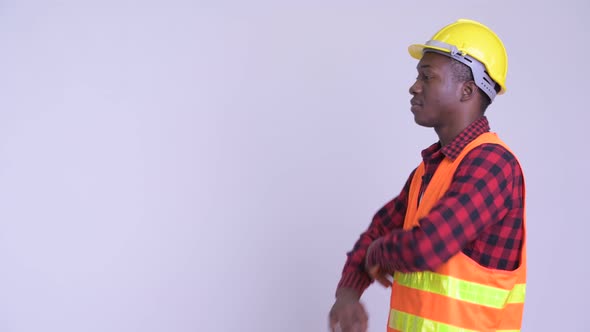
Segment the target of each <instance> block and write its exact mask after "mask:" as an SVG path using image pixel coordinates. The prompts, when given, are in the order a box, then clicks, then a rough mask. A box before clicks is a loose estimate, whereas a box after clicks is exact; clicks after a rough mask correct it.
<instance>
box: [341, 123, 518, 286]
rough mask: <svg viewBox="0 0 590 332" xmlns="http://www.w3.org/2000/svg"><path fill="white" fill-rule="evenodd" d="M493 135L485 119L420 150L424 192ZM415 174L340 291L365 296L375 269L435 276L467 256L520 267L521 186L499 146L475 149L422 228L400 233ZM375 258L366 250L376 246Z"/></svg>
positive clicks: (378, 218)
mask: <svg viewBox="0 0 590 332" xmlns="http://www.w3.org/2000/svg"><path fill="white" fill-rule="evenodd" d="M488 131H490V127H489V124H488V120H487V119H486V118H485V117H482V118H480V119H478V120H477V121H475V122H473V123H472V124H471V125H469V126H468V127H467V128H465V129H464V130H463V131H462V132H461V133H460V134H459V135H458V136H457V137H455V139H453V141H452V142H451V143H450V144H448V145H446V146H444V147H442V148H441V146H440V143H435V144H433V145H432V146H430V147H429V148H427V149H425V150H424V151H422V158H423V160H424V164H425V166H426V167H425V174H424V177H423V184H422V186H423V188H422V189H421V190H424V189H425V187H426V186H428V181H429V180H430V179H431V178H432V175H433V174H434V171H435V170H436V168H437V167H438V165H439V164H440V162H441V161H442V160H443V159H444V158H450V159H455V158H457V156H458V155H459V153H460V152H461V151H462V150H463V148H464V147H465V146H466V145H467V144H468V143H469V142H471V141H473V140H474V139H475V138H477V137H478V136H479V135H481V134H483V133H485V132H488ZM415 171H416V170H414V171H413V172H412V174H411V175H410V177H409V179H408V181H407V182H406V184H405V186H404V188H403V190H402V191H401V193H400V194H399V196H397V197H396V198H394V199H393V200H391V201H390V202H389V203H387V204H386V205H385V206H384V207H382V208H381V209H380V210H379V211H378V212H377V213H376V214H375V216H374V217H373V220H372V222H371V224H370V226H369V228H368V229H367V230H366V231H365V232H364V233H363V234H361V236H360V238H359V240H358V241H357V242H356V244H355V245H354V248H353V249H352V251H350V252H349V253H348V254H347V256H348V259H347V261H346V264H345V265H344V269H343V272H342V278H341V279H340V282H339V283H338V288H343V287H346V288H352V289H355V290H357V291H359V292H360V293H362V292H363V291H364V290H365V289H366V288H367V287H368V286H369V285H370V284H371V282H372V281H371V278H370V277H369V275H368V274H367V273H366V272H365V268H364V265H365V258H366V259H367V260H368V263H369V265H370V266H374V265H379V266H382V267H384V268H385V269H386V270H388V271H391V270H396V271H400V272H413V271H423V270H435V269H436V268H437V267H438V266H440V265H441V264H443V263H444V262H446V261H447V260H448V259H449V258H451V257H452V256H453V255H455V254H457V253H459V252H460V251H462V252H463V253H465V254H466V255H467V256H469V257H471V258H472V259H473V260H475V261H476V262H478V263H479V264H480V265H482V266H485V267H488V268H493V269H500V270H514V269H516V268H517V267H518V265H519V258H520V249H521V244H522V240H523V236H524V233H523V227H522V226H523V225H522V221H523V216H524V180H523V174H522V170H521V168H520V165H519V164H518V161H517V160H516V158H515V157H514V155H513V154H512V153H510V152H509V151H507V150H506V149H505V148H503V147H501V146H499V145H496V144H484V145H481V146H478V147H476V148H475V149H473V150H472V151H470V152H469V153H468V154H467V156H466V157H465V158H464V159H463V160H462V162H461V164H460V165H459V168H458V169H457V171H456V172H455V174H454V177H453V180H452V182H451V185H450V187H449V190H448V191H447V192H446V193H445V195H444V196H443V197H442V198H441V199H440V201H439V202H438V203H437V204H436V205H435V206H434V207H433V208H432V210H431V211H430V213H429V214H428V215H427V216H425V217H424V218H422V219H420V226H421V227H416V228H413V229H411V230H408V231H404V230H402V226H403V223H404V216H405V213H406V207H407V203H408V192H409V187H410V182H411V179H412V176H413V175H414V172H415ZM374 241H376V243H375V244H374V245H373V246H372V247H371V252H370V253H368V255H367V249H368V247H369V245H371V243H373V242H374Z"/></svg>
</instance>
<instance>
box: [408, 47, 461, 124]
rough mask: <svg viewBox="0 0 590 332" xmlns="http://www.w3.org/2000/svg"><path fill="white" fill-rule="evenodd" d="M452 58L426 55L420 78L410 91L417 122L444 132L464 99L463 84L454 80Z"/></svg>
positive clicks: (422, 61) (420, 68) (412, 109)
mask: <svg viewBox="0 0 590 332" xmlns="http://www.w3.org/2000/svg"><path fill="white" fill-rule="evenodd" d="M451 61H454V60H452V59H451V58H449V57H446V56H444V55H441V54H437V53H432V52H426V53H424V56H423V57H422V59H420V62H418V66H416V69H417V70H418V77H417V78H416V82H415V83H414V84H413V85H412V86H411V87H410V94H411V95H412V96H413V97H412V99H411V100H410V103H411V105H412V106H411V111H412V113H413V114H414V121H416V123H417V124H419V125H421V126H424V127H434V128H440V127H443V126H445V125H447V124H449V122H450V121H452V117H450V116H449V115H451V113H452V112H453V111H456V108H457V106H458V104H459V100H460V98H461V83H459V82H456V80H455V79H454V75H453V71H452V65H451Z"/></svg>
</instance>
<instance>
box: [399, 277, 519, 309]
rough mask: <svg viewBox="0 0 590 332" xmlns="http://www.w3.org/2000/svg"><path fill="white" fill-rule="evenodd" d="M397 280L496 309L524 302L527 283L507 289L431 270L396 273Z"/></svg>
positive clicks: (421, 288) (403, 283) (412, 286)
mask: <svg viewBox="0 0 590 332" xmlns="http://www.w3.org/2000/svg"><path fill="white" fill-rule="evenodd" d="M395 281H396V282H397V283H399V284H400V285H401V286H405V287H409V288H414V289H418V290H422V291H426V292H431V293H435V294H440V295H444V296H448V297H450V298H453V299H456V300H460V301H465V302H471V303H476V304H479V305H483V306H487V307H492V308H496V309H502V308H504V306H505V305H506V303H524V297H525V290H526V284H517V285H514V288H513V289H512V290H506V289H502V288H496V287H492V286H487V285H482V284H478V283H475V282H470V281H465V280H461V279H458V278H455V277H451V276H446V275H442V274H438V273H434V272H430V271H424V272H413V273H396V274H395Z"/></svg>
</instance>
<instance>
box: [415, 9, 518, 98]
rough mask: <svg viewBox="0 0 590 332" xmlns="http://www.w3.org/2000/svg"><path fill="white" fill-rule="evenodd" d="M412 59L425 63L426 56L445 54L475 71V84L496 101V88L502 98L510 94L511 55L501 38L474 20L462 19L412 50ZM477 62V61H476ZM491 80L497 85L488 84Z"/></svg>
mask: <svg viewBox="0 0 590 332" xmlns="http://www.w3.org/2000/svg"><path fill="white" fill-rule="evenodd" d="M408 51H409V52H410V55H411V56H412V57H414V58H416V59H421V58H422V55H423V54H424V52H428V51H432V52H436V53H442V54H444V55H446V56H449V57H451V58H453V59H455V60H458V61H460V62H462V63H464V64H466V65H467V66H469V67H470V68H471V71H472V72H473V77H474V80H475V83H476V84H477V86H478V87H479V88H481V89H482V90H483V91H484V92H485V93H486V94H487V95H488V96H489V97H490V100H494V97H495V96H496V91H495V89H494V86H495V84H498V85H500V91H499V92H498V94H502V93H504V92H506V73H507V72H508V55H507V54H506V49H505V48H504V44H503V43H502V41H501V40H500V38H499V37H498V36H497V35H496V34H495V33H494V32H493V31H492V30H491V29H490V28H488V27H487V26H485V25H483V24H481V23H479V22H477V21H473V20H467V19H459V20H457V22H454V23H451V24H449V25H447V26H445V27H444V28H442V29H441V30H440V31H438V32H437V33H436V34H435V35H434V36H432V38H431V39H430V40H429V41H427V42H426V43H424V44H414V45H410V46H409V47H408ZM474 60H475V61H474ZM489 78H491V79H492V80H493V81H492V82H488V81H489Z"/></svg>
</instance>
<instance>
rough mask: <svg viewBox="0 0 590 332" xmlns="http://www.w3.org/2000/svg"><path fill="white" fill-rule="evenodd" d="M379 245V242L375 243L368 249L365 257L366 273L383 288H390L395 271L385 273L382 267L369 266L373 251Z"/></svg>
mask: <svg viewBox="0 0 590 332" xmlns="http://www.w3.org/2000/svg"><path fill="white" fill-rule="evenodd" d="M376 245H379V241H378V240H376V241H373V243H371V244H370V245H369V248H367V253H366V255H365V271H367V273H368V274H369V276H371V279H373V280H375V281H377V282H378V283H380V284H381V285H382V286H383V287H385V288H388V287H390V286H391V274H392V273H393V271H384V270H383V269H382V268H381V267H380V266H378V265H373V266H370V265H371V264H369V255H370V254H371V253H372V249H373V248H374V247H375V246H376Z"/></svg>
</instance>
